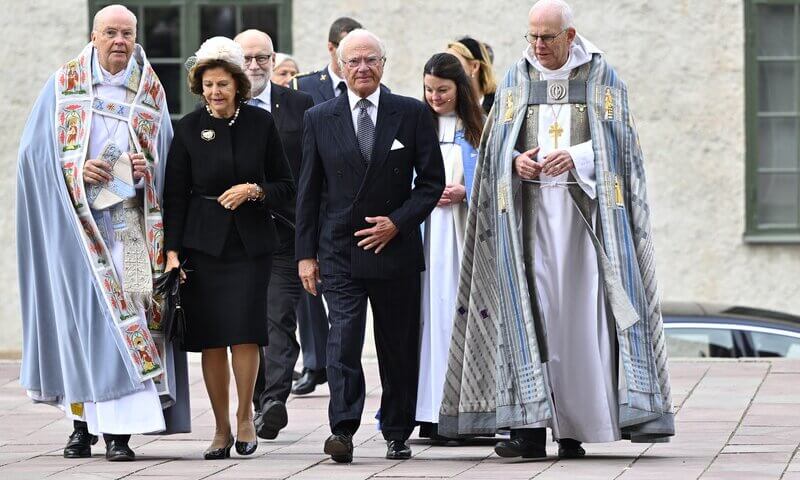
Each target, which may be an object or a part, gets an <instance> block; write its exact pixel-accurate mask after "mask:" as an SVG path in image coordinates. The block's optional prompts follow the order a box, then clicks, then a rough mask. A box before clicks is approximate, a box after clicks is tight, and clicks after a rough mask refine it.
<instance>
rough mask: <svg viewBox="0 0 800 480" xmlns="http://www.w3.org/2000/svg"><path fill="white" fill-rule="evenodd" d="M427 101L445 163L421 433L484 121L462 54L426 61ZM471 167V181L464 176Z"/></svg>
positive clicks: (435, 416)
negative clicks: (462, 62)
mask: <svg viewBox="0 0 800 480" xmlns="http://www.w3.org/2000/svg"><path fill="white" fill-rule="evenodd" d="M423 84H424V93H425V102H426V103H427V104H428V107H429V109H430V112H431V115H433V117H434V124H435V125H437V131H438V135H439V146H440V148H441V149H442V158H443V160H444V167H445V184H446V186H445V189H444V192H443V193H442V196H441V198H440V199H439V203H438V204H437V206H436V208H434V209H433V211H432V212H431V214H430V216H429V217H428V219H427V220H426V221H425V228H424V239H423V240H424V249H425V263H426V265H428V268H427V269H426V270H425V271H424V272H423V274H422V296H421V298H422V307H421V310H420V311H421V318H422V346H421V352H420V369H419V371H420V376H419V382H418V389H417V412H416V420H417V422H419V423H420V436H421V437H428V438H431V439H433V440H445V439H444V438H442V437H440V436H439V435H438V433H437V425H438V423H439V407H440V406H441V403H442V391H443V388H444V377H445V374H446V373H447V354H448V351H449V350H450V337H451V335H452V331H453V315H454V313H455V306H456V293H457V288H458V274H459V270H460V266H461V252H462V249H463V244H464V238H463V236H464V231H465V229H466V221H467V203H466V202H467V198H468V195H469V192H470V190H471V187H472V185H471V184H472V172H473V171H474V169H475V161H476V160H477V151H476V148H477V147H478V143H479V142H480V137H481V129H482V127H483V115H482V113H481V108H480V105H479V104H478V102H477V99H476V96H475V94H474V92H473V90H472V86H471V85H470V81H469V79H468V78H467V75H466V73H465V72H464V69H463V68H462V66H461V63H460V62H459V60H458V58H456V57H455V56H454V55H451V54H449V53H437V54H436V55H434V56H433V57H431V58H430V60H428V63H426V64H425V68H424V76H423ZM466 172H469V173H470V175H469V179H470V181H469V182H468V183H467V182H466V181H465V177H466V175H465V174H466Z"/></svg>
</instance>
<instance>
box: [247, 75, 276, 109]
mask: <svg viewBox="0 0 800 480" xmlns="http://www.w3.org/2000/svg"><path fill="white" fill-rule="evenodd" d="M250 103H251V104H252V105H254V106H256V107H259V108H263V109H264V110H266V111H268V112H272V82H267V86H266V87H264V90H262V91H261V93H259V94H258V95H256V96H255V97H253V100H252V101H251V102H250Z"/></svg>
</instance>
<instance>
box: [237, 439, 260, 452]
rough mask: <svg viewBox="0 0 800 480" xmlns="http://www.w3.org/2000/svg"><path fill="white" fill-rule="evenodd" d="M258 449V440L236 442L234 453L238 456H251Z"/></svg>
mask: <svg viewBox="0 0 800 480" xmlns="http://www.w3.org/2000/svg"><path fill="white" fill-rule="evenodd" d="M256 448H258V438H256V439H255V440H253V441H252V442H240V441H239V440H236V453H238V454H239V455H252V454H253V453H255V451H256Z"/></svg>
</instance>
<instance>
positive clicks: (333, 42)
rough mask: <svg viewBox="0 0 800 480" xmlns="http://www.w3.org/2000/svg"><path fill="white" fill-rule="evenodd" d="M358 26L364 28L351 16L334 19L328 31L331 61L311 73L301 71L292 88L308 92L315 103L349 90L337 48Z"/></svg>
mask: <svg viewBox="0 0 800 480" xmlns="http://www.w3.org/2000/svg"><path fill="white" fill-rule="evenodd" d="M356 28H362V26H361V24H360V23H358V21H356V20H354V19H352V18H350V17H340V18H337V19H336V20H334V22H333V23H332V24H331V28H330V30H329V31H328V55H329V56H330V57H331V61H330V63H329V64H328V66H327V67H325V68H323V69H321V70H317V71H316V72H311V73H301V74H299V75H297V76H295V77H294V79H293V80H292V88H294V89H295V90H300V91H301V92H306V93H307V94H309V95H311V98H313V99H314V105H319V104H320V103H322V102H325V101H327V100H330V99H331V98H334V97H338V96H339V95H341V94H342V93H344V92H346V91H347V84H346V83H345V81H344V78H342V71H341V69H340V68H339V62H338V61H337V59H336V48H337V47H338V46H339V42H341V41H342V39H343V38H344V37H345V35H347V34H348V33H350V32H352V31H353V30H355V29H356Z"/></svg>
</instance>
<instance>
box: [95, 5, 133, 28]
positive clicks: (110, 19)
mask: <svg viewBox="0 0 800 480" xmlns="http://www.w3.org/2000/svg"><path fill="white" fill-rule="evenodd" d="M119 22H127V23H130V24H132V25H133V28H134V31H136V15H134V14H133V12H131V11H130V10H128V9H127V8H126V7H125V6H124V5H109V6H107V7H103V8H101V9H100V10H98V11H97V13H95V14H94V22H93V23H92V31H102V30H103V27H104V26H105V25H107V24H108V23H119Z"/></svg>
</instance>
